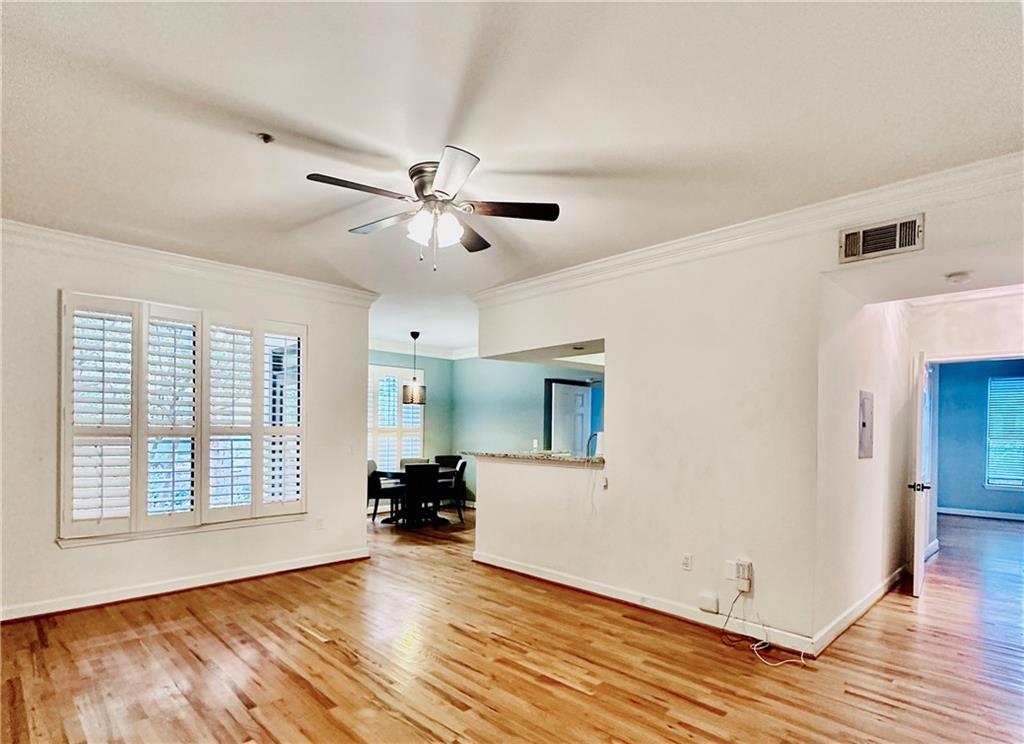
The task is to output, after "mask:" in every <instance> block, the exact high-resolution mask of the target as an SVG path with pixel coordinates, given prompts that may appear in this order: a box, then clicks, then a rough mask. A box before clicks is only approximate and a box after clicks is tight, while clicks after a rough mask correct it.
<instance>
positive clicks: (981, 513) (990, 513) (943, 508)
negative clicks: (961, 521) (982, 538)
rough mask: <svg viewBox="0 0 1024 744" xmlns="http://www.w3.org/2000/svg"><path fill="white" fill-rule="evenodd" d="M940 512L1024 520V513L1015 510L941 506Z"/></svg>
mask: <svg viewBox="0 0 1024 744" xmlns="http://www.w3.org/2000/svg"><path fill="white" fill-rule="evenodd" d="M938 512H939V514H952V515H953V516H957V517H981V518H982V519H1012V520H1014V521H1016V522H1024V514H1016V513H1014V512H996V511H982V510H981V509H954V508H952V507H949V506H940V507H939V509H938Z"/></svg>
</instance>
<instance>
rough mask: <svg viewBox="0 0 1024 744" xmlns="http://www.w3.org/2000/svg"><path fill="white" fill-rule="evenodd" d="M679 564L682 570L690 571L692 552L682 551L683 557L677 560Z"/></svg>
mask: <svg viewBox="0 0 1024 744" xmlns="http://www.w3.org/2000/svg"><path fill="white" fill-rule="evenodd" d="M679 565H680V566H682V568H683V570H684V571H692V570H693V553H683V557H682V559H681V560H680V561H679Z"/></svg>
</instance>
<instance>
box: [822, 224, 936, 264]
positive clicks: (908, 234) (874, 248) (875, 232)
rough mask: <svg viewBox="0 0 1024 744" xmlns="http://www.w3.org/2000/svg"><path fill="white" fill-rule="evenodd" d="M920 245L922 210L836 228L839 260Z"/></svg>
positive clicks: (874, 255) (889, 253)
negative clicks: (837, 230)
mask: <svg viewBox="0 0 1024 744" xmlns="http://www.w3.org/2000/svg"><path fill="white" fill-rule="evenodd" d="M922 248H924V214H918V215H914V216H913V217H904V218H903V219H899V220H887V221H885V222H877V223H875V224H873V225H864V226H862V227H853V228H849V229H847V230H841V231H840V232H839V263H848V262H850V261H863V260H864V259H867V258H877V257H878V256H890V255H892V254H893V253H906V252H908V251H919V250H921V249H922Z"/></svg>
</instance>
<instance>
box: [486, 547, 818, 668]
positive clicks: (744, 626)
mask: <svg viewBox="0 0 1024 744" xmlns="http://www.w3.org/2000/svg"><path fill="white" fill-rule="evenodd" d="M473 560H474V561H476V562H477V563H484V564H487V565H488V566H495V567H497V568H502V569H505V570H507V571H513V572H515V573H518V574H523V575H525V576H530V577H533V578H537V579H543V580H544V581H550V582H551V583H553V584H561V585H562V586H568V587H571V588H573V589H579V590H580V591H584V592H587V593H589V594H596V595H599V596H602V597H608V598H611V599H615V600H618V601H620V602H624V603H626V604H631V605H636V606H637V607H644V608H646V609H650V610H655V611H657V612H661V613H664V614H666V615H672V616H674V617H679V618H682V619H683V620H689V621H690V622H694V623H699V624H700V625H707V626H709V627H711V628H714V629H715V630H721V629H722V624H723V623H724V622H725V615H724V614H720V613H713V612H705V611H704V610H702V609H700V608H699V607H694V606H693V605H688V604H684V603H682V602H676V601H675V600H671V599H665V598H662V597H651V596H648V595H645V594H642V593H640V592H635V591H633V590H631V589H623V588H621V587H617V586H612V585H611V584H603V583H601V582H598V581H591V580H590V579H584V578H582V577H580V576H574V575H572V574H567V573H563V572H561V571H555V570H553V569H550V568H545V567H543V566H536V565H533V564H530V563H521V562H519V561H514V560H510V559H508V558H502V557H501V556H497V555H492V554H490V553H481V552H480V551H475V552H474V553H473ZM728 630H729V632H731V633H736V634H739V635H745V636H750V637H751V638H758V639H762V638H764V637H765V635H766V634H767V639H768V641H770V642H771V643H772V644H773V645H775V646H779V647H780V648H785V649H787V650H789V651H795V652H797V653H801V652H804V653H806V654H807V655H808V656H811V657H813V656H816V655H817V651H814V650H813V648H812V647H813V640H812V639H811V638H810V637H808V636H805V635H801V634H799V633H793V632H791V631H788V630H781V629H779V628H774V627H772V626H768V627H764V626H762V625H761V624H760V623H752V622H747V621H745V620H741V619H738V618H735V617H734V618H732V619H731V620H730V621H729V625H728Z"/></svg>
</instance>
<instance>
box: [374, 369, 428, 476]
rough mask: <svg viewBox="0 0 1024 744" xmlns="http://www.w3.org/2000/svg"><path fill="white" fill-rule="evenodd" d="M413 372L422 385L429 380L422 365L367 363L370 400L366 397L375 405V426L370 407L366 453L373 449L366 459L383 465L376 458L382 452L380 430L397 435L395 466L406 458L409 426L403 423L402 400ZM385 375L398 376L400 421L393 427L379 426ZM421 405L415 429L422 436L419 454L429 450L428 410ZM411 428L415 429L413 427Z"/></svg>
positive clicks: (379, 465) (421, 454) (398, 413)
mask: <svg viewBox="0 0 1024 744" xmlns="http://www.w3.org/2000/svg"><path fill="white" fill-rule="evenodd" d="M414 374H415V376H416V379H417V381H419V382H420V383H421V384H423V385H426V384H427V381H426V375H425V374H424V372H423V370H422V369H419V368H417V369H415V370H414V369H411V368H409V367H394V366H391V365H388V364H370V365H369V366H368V369H367V393H368V398H369V400H368V401H367V403H368V404H370V405H372V406H373V408H372V414H373V426H370V425H369V421H370V413H371V411H370V410H368V411H367V432H366V436H367V447H366V449H367V455H369V453H370V451H371V450H372V452H373V455H372V456H369V457H367V459H369V460H373V461H374V462H376V463H377V465H378V467H382V466H381V463H380V461H379V460H378V459H377V458H378V456H379V455H378V448H377V443H378V438H379V436H380V434H381V432H385V433H387V434H392V433H393V434H394V435H395V439H396V444H395V453H396V457H395V459H396V462H395V467H396V468H397V467H399V466H400V464H401V461H402V459H403V455H402V437H403V436H404V434H405V431H406V427H405V426H404V425H403V417H402V406H403V405H404V404H403V403H402V384H403V383H404V382H405V381H406V380H411V379H412V377H413V375H414ZM386 376H394V377H397V378H398V412H397V415H398V418H397V421H396V424H395V428H394V429H381V428H380V409H379V406H378V405H377V401H378V400H379V396H380V379H381V377H386ZM371 386H372V387H371ZM421 408H422V409H423V410H422V411H421V413H420V424H419V427H418V429H417V430H416V431H417V433H418V434H419V437H420V456H421V457H425V455H424V453H425V452H426V451H427V437H426V430H427V411H426V406H425V405H424V406H421ZM410 431H412V429H411V428H410ZM371 442H372V445H371ZM382 469H386V468H382Z"/></svg>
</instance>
